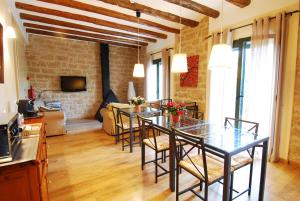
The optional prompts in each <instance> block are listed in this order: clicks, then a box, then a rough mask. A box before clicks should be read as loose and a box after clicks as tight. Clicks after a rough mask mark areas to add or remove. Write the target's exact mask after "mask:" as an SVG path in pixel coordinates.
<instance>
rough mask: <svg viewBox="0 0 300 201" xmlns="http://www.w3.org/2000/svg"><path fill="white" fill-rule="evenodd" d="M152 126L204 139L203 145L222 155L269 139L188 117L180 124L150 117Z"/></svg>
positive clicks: (163, 118) (158, 117) (170, 120)
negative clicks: (218, 151) (176, 130)
mask: <svg viewBox="0 0 300 201" xmlns="http://www.w3.org/2000/svg"><path fill="white" fill-rule="evenodd" d="M149 119H150V120H152V122H153V124H154V125H155V126H158V127H160V128H163V129H167V130H170V131H171V129H172V127H173V128H177V129H178V130H180V131H184V132H186V134H187V135H190V136H193V137H199V138H204V142H205V144H206V145H207V146H208V147H210V148H213V149H217V150H220V151H222V152H224V153H233V152H236V151H238V150H239V149H244V148H245V147H247V146H250V145H254V144H260V143H261V142H263V141H266V140H268V138H269V137H266V136H262V135H256V134H254V133H252V132H248V131H244V130H240V129H237V128H232V127H225V126H223V125H221V126H220V125H214V124H211V123H209V122H206V121H202V120H197V119H193V118H189V117H182V118H181V120H180V122H178V123H176V124H174V123H172V119H171V117H170V116H157V117H150V118H149Z"/></svg>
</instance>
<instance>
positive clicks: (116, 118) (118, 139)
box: [112, 106, 121, 144]
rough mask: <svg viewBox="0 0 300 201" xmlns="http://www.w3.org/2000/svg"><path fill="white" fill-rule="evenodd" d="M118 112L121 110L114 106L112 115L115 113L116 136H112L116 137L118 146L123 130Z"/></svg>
mask: <svg viewBox="0 0 300 201" xmlns="http://www.w3.org/2000/svg"><path fill="white" fill-rule="evenodd" d="M118 111H119V108H117V107H114V106H112V113H113V118H114V125H115V128H114V134H113V135H112V136H115V142H116V144H117V143H118V142H119V141H120V129H121V124H120V119H119V114H118Z"/></svg>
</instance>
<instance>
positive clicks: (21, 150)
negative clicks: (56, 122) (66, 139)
mask: <svg viewBox="0 0 300 201" xmlns="http://www.w3.org/2000/svg"><path fill="white" fill-rule="evenodd" d="M41 127H42V124H41V123H37V124H27V125H25V126H24V128H23V132H22V136H26V137H23V139H22V142H21V144H20V145H19V147H18V148H17V150H16V152H15V154H14V156H13V161H10V162H6V163H0V168H1V167H5V166H11V165H16V164H20V163H27V162H31V161H32V162H34V161H36V158H37V152H38V146H39V137H40V130H41Z"/></svg>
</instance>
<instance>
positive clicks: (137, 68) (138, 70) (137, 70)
mask: <svg viewBox="0 0 300 201" xmlns="http://www.w3.org/2000/svg"><path fill="white" fill-rule="evenodd" d="M144 76H145V73H144V64H134V69H133V77H144Z"/></svg>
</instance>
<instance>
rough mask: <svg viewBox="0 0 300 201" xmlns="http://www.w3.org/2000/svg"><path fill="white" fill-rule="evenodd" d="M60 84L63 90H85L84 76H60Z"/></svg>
mask: <svg viewBox="0 0 300 201" xmlns="http://www.w3.org/2000/svg"><path fill="white" fill-rule="evenodd" d="M60 86H61V90H62V91H65V92H78V91H86V77H82V76H60Z"/></svg>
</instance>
